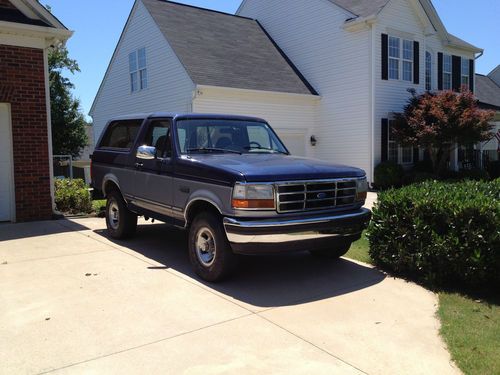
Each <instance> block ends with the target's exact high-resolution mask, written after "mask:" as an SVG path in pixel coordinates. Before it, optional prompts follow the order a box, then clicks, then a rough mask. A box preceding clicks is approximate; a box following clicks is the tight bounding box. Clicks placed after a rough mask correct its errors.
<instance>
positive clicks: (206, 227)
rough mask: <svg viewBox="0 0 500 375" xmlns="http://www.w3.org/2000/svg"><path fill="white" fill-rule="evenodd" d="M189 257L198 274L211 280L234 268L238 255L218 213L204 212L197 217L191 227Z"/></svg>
mask: <svg viewBox="0 0 500 375" xmlns="http://www.w3.org/2000/svg"><path fill="white" fill-rule="evenodd" d="M189 259H190V260H191V264H192V265H193V268H194V271H195V272H196V274H197V275H198V276H199V277H201V278H202V279H203V280H206V281H210V282H215V281H220V280H222V279H223V278H224V277H226V276H228V275H229V273H230V272H231V271H232V270H233V269H234V267H235V263H236V256H235V255H234V254H233V251H232V250H231V246H230V245H229V242H228V241H227V238H226V234H225V232H224V228H223V225H222V221H221V220H220V218H219V217H218V216H217V215H214V214H212V213H209V212H204V213H201V214H199V215H198V216H196V217H195V219H194V221H193V223H192V225H191V227H190V229H189Z"/></svg>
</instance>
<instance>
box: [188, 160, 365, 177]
mask: <svg viewBox="0 0 500 375" xmlns="http://www.w3.org/2000/svg"><path fill="white" fill-rule="evenodd" d="M191 160H192V161H194V162H197V163H201V164H205V165H206V166H207V167H210V168H214V167H215V168H217V169H222V170H224V171H225V172H229V173H231V172H232V173H237V174H238V175H240V176H241V177H243V178H244V179H245V180H246V181H247V182H274V181H294V180H297V181H299V180H319V179H330V178H345V177H363V176H365V172H364V171H363V170H362V169H359V168H354V167H348V166H345V165H339V164H332V163H328V162H325V161H322V160H316V159H309V158H302V157H297V156H289V155H281V154H243V155H236V154H235V155H233V154H217V155H213V154H212V155H193V156H192V158H191Z"/></svg>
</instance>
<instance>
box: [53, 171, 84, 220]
mask: <svg viewBox="0 0 500 375" xmlns="http://www.w3.org/2000/svg"><path fill="white" fill-rule="evenodd" d="M55 198H56V206H57V210H58V211H60V212H65V213H70V214H81V213H91V212H92V210H93V207H92V198H91V196H90V192H89V190H88V186H87V185H85V182H84V181H83V180H70V179H63V180H56V181H55Z"/></svg>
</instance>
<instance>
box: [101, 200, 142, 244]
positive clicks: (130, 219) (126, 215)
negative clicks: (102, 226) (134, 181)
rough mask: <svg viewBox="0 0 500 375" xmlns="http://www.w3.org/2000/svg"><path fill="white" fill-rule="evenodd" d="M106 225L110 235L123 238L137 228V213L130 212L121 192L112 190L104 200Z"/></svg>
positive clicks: (129, 235) (133, 232)
mask: <svg viewBox="0 0 500 375" xmlns="http://www.w3.org/2000/svg"><path fill="white" fill-rule="evenodd" d="M106 227H107V228H108V233H109V234H110V236H111V237H113V238H115V239H125V238H129V237H131V236H133V235H134V234H135V231H136V229H137V215H136V214H134V213H133V212H131V211H130V210H129V209H128V208H127V205H126V203H125V201H124V200H123V198H122V196H121V194H120V193H119V192H118V191H116V190H114V191H111V192H110V193H109V194H108V197H107V202H106Z"/></svg>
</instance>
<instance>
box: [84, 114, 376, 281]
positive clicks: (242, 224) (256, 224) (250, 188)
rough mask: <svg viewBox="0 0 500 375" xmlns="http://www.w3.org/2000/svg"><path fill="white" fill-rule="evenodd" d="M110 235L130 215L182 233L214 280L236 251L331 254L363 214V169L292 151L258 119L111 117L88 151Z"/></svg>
mask: <svg viewBox="0 0 500 375" xmlns="http://www.w3.org/2000/svg"><path fill="white" fill-rule="evenodd" d="M92 185H93V187H94V189H95V190H96V191H98V192H100V193H102V194H103V195H104V196H105V197H106V198H107V204H106V225H107V229H108V232H109V235H110V236H111V237H113V238H115V239H124V238H127V237H130V236H132V235H133V234H134V233H135V230H136V227H137V217H138V216H144V217H146V218H147V219H149V218H152V219H156V220H159V221H162V222H165V223H168V224H171V225H173V226H176V227H179V228H183V229H186V230H188V231H189V244H188V248H189V257H190V260H191V263H192V265H193V267H194V270H195V271H196V273H197V274H198V275H199V276H200V277H201V278H202V279H204V280H207V281H218V280H220V279H221V278H223V277H224V276H226V275H227V274H228V273H229V272H230V271H231V270H232V269H233V268H234V265H235V259H236V254H250V255H252V254H253V255H255V254H262V253H272V252H289V251H309V252H311V253H312V254H313V255H317V256H323V257H329V258H338V257H341V256H342V255H344V254H345V253H346V252H347V251H348V250H349V247H350V246H351V243H352V242H353V241H356V240H357V239H359V238H360V236H361V233H362V231H363V230H364V229H365V228H366V227H367V225H368V222H369V220H370V215H371V213H370V211H369V210H367V209H364V208H362V207H363V205H364V203H365V199H366V194H367V190H368V184H367V181H366V175H365V172H364V171H362V170H360V169H357V168H352V167H347V166H340V165H335V164H331V163H327V162H324V161H319V160H313V159H307V158H302V157H295V156H292V155H290V153H289V152H288V150H287V148H286V147H285V145H284V144H283V143H282V142H281V140H280V139H279V138H278V136H277V135H276V133H275V132H274V131H273V129H272V128H271V127H270V126H269V124H268V123H267V122H266V121H264V120H262V119H258V118H251V117H242V116H229V115H203V114H174V113H154V114H141V115H131V116H124V117H120V118H115V119H112V120H111V121H110V122H109V123H108V124H107V126H106V128H105V130H104V132H103V133H102V136H101V138H100V140H99V142H98V144H97V147H96V149H95V152H94V154H93V156H92Z"/></svg>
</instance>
